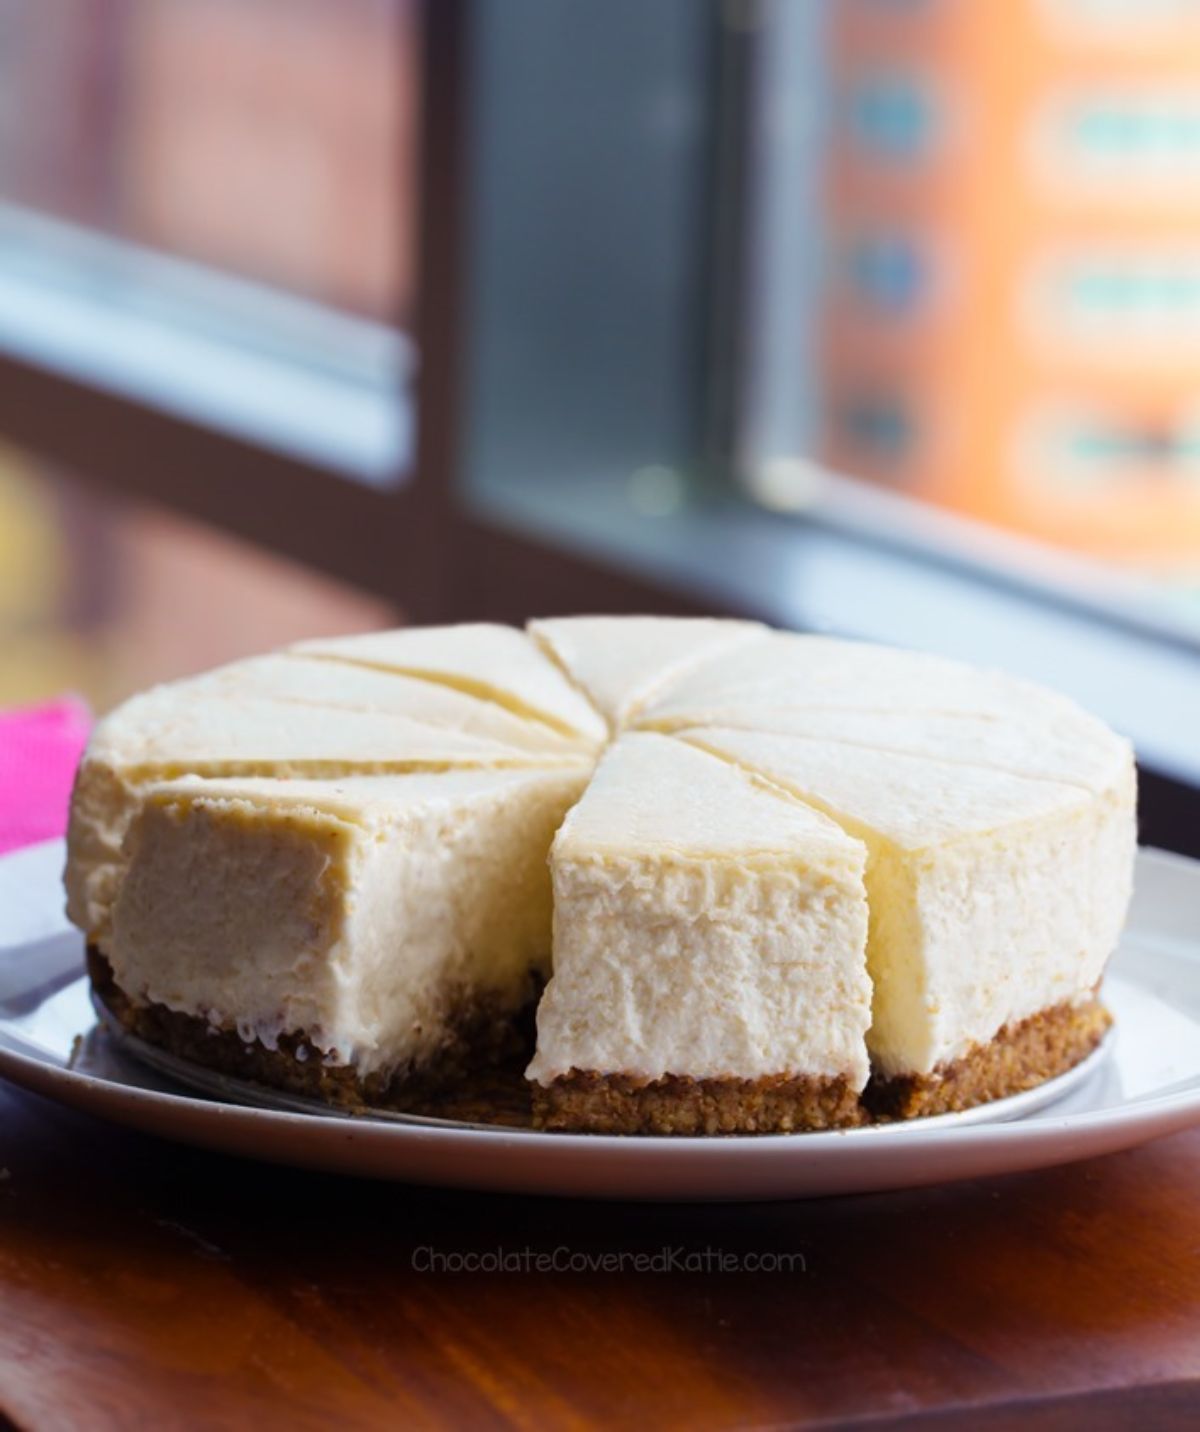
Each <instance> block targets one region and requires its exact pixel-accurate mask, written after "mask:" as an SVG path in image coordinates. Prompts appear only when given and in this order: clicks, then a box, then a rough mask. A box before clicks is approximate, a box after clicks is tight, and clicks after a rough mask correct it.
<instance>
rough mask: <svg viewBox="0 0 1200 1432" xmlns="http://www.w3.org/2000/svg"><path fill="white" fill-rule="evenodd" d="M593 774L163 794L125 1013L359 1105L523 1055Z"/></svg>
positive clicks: (119, 967) (132, 851) (124, 902)
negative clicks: (557, 895) (561, 844)
mask: <svg viewBox="0 0 1200 1432" xmlns="http://www.w3.org/2000/svg"><path fill="white" fill-rule="evenodd" d="M584 779H585V776H584V773H582V772H581V771H580V770H578V769H574V770H570V769H569V770H565V771H482V770H477V771H446V772H440V773H430V774H412V775H388V776H362V777H358V778H350V779H346V780H341V781H335V780H305V779H283V780H281V779H272V778H244V779H240V780H238V779H230V780H204V779H202V778H198V777H187V778H184V779H182V780H175V781H165V782H162V783H159V784H155V785H152V786H151V787H150V788H149V789H148V790H147V791H146V793H145V795H144V798H143V800H142V803H141V806H140V809H139V811H138V814H137V816H136V817H135V819H134V821H133V823H132V825H131V827H130V830H129V834H128V838H127V841H126V869H125V874H124V878H123V880H122V882H121V887H120V891H119V894H118V896H117V898H116V901H115V904H114V909H113V914H112V939H111V942H110V944H109V945H108V947H107V954H106V955H105V956H104V959H105V962H106V964H107V972H108V974H109V976H110V978H111V983H112V985H113V986H114V987H115V988H117V989H119V990H120V991H121V993H122V996H123V1009H124V1012H125V1015H126V1017H127V1018H128V1019H129V1020H130V1021H131V1025H132V1027H133V1028H134V1030H135V1031H137V1030H140V1029H145V1028H147V1027H149V1028H152V1029H153V1030H155V1031H157V1032H158V1034H159V1036H160V1038H161V1037H165V1038H166V1039H167V1040H169V1041H170V1042H171V1043H172V1044H173V1046H174V1047H175V1048H176V1049H177V1050H179V1051H180V1052H184V1053H190V1052H193V1051H195V1050H197V1049H198V1050H200V1051H201V1052H202V1054H203V1053H204V1052H207V1053H208V1054H209V1055H210V1062H220V1064H221V1065H222V1067H224V1068H225V1069H226V1070H228V1071H229V1072H233V1073H241V1074H245V1075H248V1076H250V1077H259V1078H264V1077H265V1078H266V1079H268V1080H269V1081H270V1082H271V1083H274V1084H277V1085H281V1086H283V1087H287V1088H292V1089H296V1090H300V1091H306V1092H312V1093H317V1094H324V1095H325V1096H326V1097H331V1098H334V1099H336V1100H337V1101H338V1102H346V1103H350V1104H361V1103H366V1102H371V1101H380V1100H388V1099H391V1100H392V1101H393V1102H394V1097H393V1096H394V1095H396V1094H397V1093H401V1092H402V1091H403V1088H404V1087H407V1086H408V1085H409V1084H411V1082H412V1081H413V1080H414V1079H420V1078H421V1077H423V1076H429V1075H433V1074H436V1076H437V1077H438V1078H439V1079H440V1080H444V1079H445V1078H446V1077H447V1075H448V1074H449V1073H450V1072H452V1071H461V1070H462V1069H463V1068H464V1063H465V1061H466V1060H467V1058H468V1056H469V1057H470V1058H483V1057H487V1056H488V1055H491V1054H494V1053H496V1052H498V1051H502V1050H503V1049H504V1048H506V1047H507V1046H508V1045H509V1044H510V1043H511V1039H512V1037H513V1031H514V1029H515V1027H516V1024H515V1022H516V1020H517V1017H518V1016H519V1015H520V1013H521V1011H522V1010H523V1009H524V1008H525V1007H526V1006H527V1005H528V1004H529V1003H530V1002H531V1000H532V999H533V998H534V997H535V996H536V994H537V993H538V992H539V991H540V988H541V985H542V984H543V983H544V982H545V979H546V977H547V975H548V973H549V964H550V938H551V904H550V879H549V873H548V870H547V865H546V857H547V852H548V850H549V848H550V843H551V841H552V840H553V838H554V834H555V831H556V830H557V829H558V827H559V826H560V824H561V822H562V820H563V817H564V816H565V814H566V812H567V810H568V809H569V808H570V806H571V805H572V804H573V803H574V802H575V801H576V800H577V798H578V797H579V795H580V793H581V791H582V788H583V783H584ZM138 1011H146V1013H145V1014H143V1015H139V1014H138V1013H137V1012H138Z"/></svg>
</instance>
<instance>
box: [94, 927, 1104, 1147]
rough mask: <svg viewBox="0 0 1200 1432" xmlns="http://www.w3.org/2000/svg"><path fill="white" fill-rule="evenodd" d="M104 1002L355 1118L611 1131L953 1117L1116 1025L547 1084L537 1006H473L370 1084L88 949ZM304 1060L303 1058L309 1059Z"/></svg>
mask: <svg viewBox="0 0 1200 1432" xmlns="http://www.w3.org/2000/svg"><path fill="white" fill-rule="evenodd" d="M87 962H88V973H89V975H90V977H91V981H92V986H93V988H94V989H95V991H96V994H97V996H98V997H99V998H100V999H101V1000H102V1001H103V1003H104V1004H105V1005H106V1006H107V1008H108V1009H109V1010H110V1011H111V1012H112V1014H113V1015H114V1016H115V1017H116V1018H117V1019H118V1020H119V1022H120V1023H121V1024H122V1026H123V1027H124V1028H125V1029H127V1030H129V1032H130V1033H131V1034H134V1035H136V1036H137V1037H138V1038H139V1039H144V1040H145V1041H146V1042H147V1043H148V1044H155V1045H157V1046H159V1047H160V1048H163V1049H167V1050H169V1051H170V1052H171V1053H173V1054H176V1055H178V1056H179V1057H180V1058H181V1059H187V1060H190V1061H191V1062H193V1063H196V1064H202V1065H204V1066H205V1067H207V1068H210V1069H217V1070H219V1071H221V1072H222V1073H225V1074H230V1075H232V1076H234V1077H235V1078H239V1079H247V1080H250V1081H252V1082H255V1083H259V1084H264V1085H267V1086H268V1087H270V1088H275V1089H286V1090H289V1091H290V1092H292V1093H297V1094H303V1095H307V1096H308V1097H310V1098H315V1099H320V1100H322V1101H323V1102H325V1103H327V1104H332V1105H334V1106H336V1107H338V1108H342V1109H348V1110H351V1111H355V1112H360V1113H367V1112H369V1111H370V1110H371V1109H372V1108H380V1107H382V1108H393V1109H400V1110H404V1111H406V1112H409V1113H417V1114H424V1115H427V1116H432V1117H435V1118H443V1119H452V1120H456V1121H460V1122H466V1123H482V1124H501V1125H505V1126H508V1127H514V1128H528V1127H530V1126H531V1125H532V1126H533V1127H535V1128H539V1129H547V1130H558V1131H572V1132H577V1133H603V1134H668V1135H669V1134H680V1135H687V1134H693V1135H695V1134H771V1133H799V1132H803V1131H815V1130H819V1129H840V1128H854V1127H857V1126H859V1125H862V1124H869V1123H884V1122H890V1121H893V1120H900V1119H915V1118H922V1117H927V1116H929V1115H933V1114H946V1113H955V1112H959V1111H961V1110H963V1109H969V1108H973V1107H974V1106H975V1105H976V1104H984V1103H987V1102H989V1101H990V1100H992V1099H1001V1098H1004V1097H1006V1096H1007V1095H1010V1094H1017V1093H1020V1092H1021V1091H1023V1090H1025V1089H1032V1088H1034V1087H1036V1086H1037V1085H1038V1084H1042V1083H1045V1081H1046V1080H1048V1079H1053V1078H1055V1077H1056V1076H1057V1075H1059V1074H1063V1073H1065V1072H1066V1071H1067V1070H1068V1069H1070V1068H1072V1067H1073V1066H1074V1065H1075V1064H1078V1063H1079V1062H1080V1061H1081V1060H1082V1059H1085V1058H1086V1057H1087V1056H1088V1055H1089V1054H1090V1053H1091V1052H1092V1050H1093V1049H1095V1048H1096V1046H1097V1045H1098V1044H1099V1042H1100V1040H1101V1039H1102V1038H1103V1036H1104V1033H1105V1031H1106V1030H1107V1029H1108V1027H1109V1025H1110V1024H1111V1023H1112V1017H1111V1015H1110V1014H1109V1013H1108V1011H1107V1010H1106V1009H1105V1008H1104V1006H1103V1005H1102V1004H1101V1003H1100V1001H1099V999H1098V998H1095V997H1093V998H1092V999H1091V1000H1088V1001H1087V1002H1085V1003H1084V1004H1060V1005H1056V1006H1054V1007H1053V1008H1051V1009H1047V1010H1043V1011H1041V1012H1040V1013H1038V1014H1035V1015H1032V1016H1030V1017H1029V1018H1028V1019H1024V1020H1021V1021H1020V1022H1019V1023H1016V1024H1011V1025H1007V1026H1005V1028H1004V1029H1002V1030H1001V1031H1000V1032H999V1033H998V1034H997V1035H996V1036H995V1038H994V1039H992V1040H990V1041H989V1042H988V1043H987V1044H984V1045H979V1046H977V1047H976V1048H975V1049H972V1050H971V1051H970V1052H969V1053H968V1054H966V1055H964V1056H963V1057H962V1058H961V1059H957V1060H955V1061H953V1062H952V1063H950V1064H947V1065H943V1066H939V1068H937V1069H935V1070H934V1071H933V1072H932V1073H930V1074H917V1075H901V1076H899V1077H897V1078H891V1079H885V1078H882V1077H880V1076H879V1075H875V1076H873V1077H872V1079H871V1081H870V1082H869V1084H868V1085H867V1088H866V1090H865V1091H864V1092H863V1093H862V1095H861V1096H860V1095H859V1094H857V1093H856V1092H855V1091H853V1090H852V1089H851V1088H850V1087H849V1086H848V1083H847V1081H846V1080H845V1079H844V1078H834V1079H822V1078H814V1077H811V1076H798V1077H789V1076H785V1075H777V1076H772V1077H768V1078H764V1079H691V1078H688V1077H687V1076H685V1075H666V1076H665V1077H663V1078H661V1079H655V1080H651V1081H646V1080H643V1079H639V1078H637V1077H636V1076H634V1075H629V1074H599V1073H595V1072H591V1071H585V1070H579V1069H573V1070H572V1071H571V1072H570V1073H569V1074H567V1075H564V1076H563V1077H562V1078H560V1079H556V1080H555V1081H554V1082H553V1083H552V1084H550V1085H548V1086H542V1085H538V1084H529V1083H528V1082H527V1081H526V1080H525V1078H524V1069H525V1066H526V1065H527V1064H528V1062H529V1059H530V1057H531V1055H532V1053H533V1044H534V1024H533V1010H534V1008H535V1006H536V992H535V997H534V998H533V999H532V1000H531V1002H530V1003H529V1004H528V1005H527V1006H526V1007H525V1009H523V1010H522V1011H520V1013H519V1014H517V1015H514V1014H513V1013H512V1012H511V1011H501V1010H499V1009H498V1008H495V1007H489V1006H488V1005H487V1004H486V1003H481V1002H478V1001H476V1002H475V1003H474V1004H473V1005H464V1008H463V1011H462V1014H461V1017H460V1018H459V1020H458V1021H457V1022H456V1024H455V1026H454V1028H453V1029H452V1030H451V1031H450V1033H449V1034H448V1037H447V1040H446V1042H445V1044H444V1045H443V1047H442V1048H441V1049H440V1050H439V1051H438V1055H437V1057H436V1060H435V1061H433V1062H431V1063H429V1064H427V1065H425V1066H424V1067H421V1068H419V1069H416V1068H410V1067H405V1068H402V1069H394V1070H390V1071H384V1072H381V1073H378V1074H372V1075H369V1076H367V1077H366V1078H363V1077H362V1076H360V1075H359V1074H358V1072H357V1070H355V1069H354V1068H352V1067H351V1066H349V1065H344V1064H326V1063H325V1062H324V1059H323V1056H322V1055H321V1052H320V1051H319V1050H317V1049H315V1048H314V1047H313V1046H312V1044H311V1043H310V1042H309V1041H308V1039H307V1037H306V1036H305V1035H304V1034H303V1033H302V1032H301V1033H296V1034H286V1035H281V1036H280V1039H279V1046H278V1048H277V1049H268V1048H266V1046H265V1045H263V1044H262V1043H260V1042H259V1041H257V1040H255V1041H253V1042H251V1043H247V1042H246V1041H244V1040H243V1039H242V1037H241V1036H240V1035H239V1034H238V1032H237V1030H236V1029H234V1028H232V1027H229V1028H220V1029H218V1028H215V1027H214V1026H212V1025H211V1024H209V1023H208V1022H207V1021H206V1020H204V1019H201V1018H199V1017H197V1016H195V1015H188V1014H180V1013H178V1012H177V1011H174V1010H169V1009H167V1008H166V1007H165V1006H163V1005H155V1004H149V1005H146V1004H138V1003H137V1002H136V1001H134V1000H132V999H130V997H129V996H128V995H126V994H125V992H124V991H123V990H122V989H121V988H120V987H119V986H118V985H117V983H116V982H115V980H114V978H113V973H112V969H111V967H110V966H109V963H108V961H107V960H106V959H105V958H104V956H103V955H102V954H101V953H100V952H99V951H98V950H97V949H95V948H94V947H93V946H89V947H88V951H87ZM301 1051H303V1052H301Z"/></svg>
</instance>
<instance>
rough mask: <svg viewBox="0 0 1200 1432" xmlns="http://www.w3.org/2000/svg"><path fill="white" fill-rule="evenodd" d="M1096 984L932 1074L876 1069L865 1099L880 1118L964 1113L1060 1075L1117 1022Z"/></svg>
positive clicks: (1018, 1022) (1016, 1023) (873, 1114)
mask: <svg viewBox="0 0 1200 1432" xmlns="http://www.w3.org/2000/svg"><path fill="white" fill-rule="evenodd" d="M1112 1022H1113V1019H1112V1015H1111V1014H1110V1013H1109V1012H1108V1010H1107V1009H1106V1008H1105V1006H1104V1005H1103V1004H1102V1003H1101V1001H1100V997H1099V993H1098V991H1096V990H1093V991H1092V995H1091V998H1090V999H1086V1000H1084V1001H1082V1002H1075V1001H1071V1000H1064V1001H1063V1002H1062V1003H1060V1004H1054V1005H1049V1006H1047V1007H1046V1008H1045V1009H1042V1010H1038V1011H1037V1013H1035V1014H1031V1015H1028V1016H1027V1017H1026V1018H1025V1019H1021V1020H1016V1021H1014V1022H1012V1023H1009V1024H1006V1025H1005V1026H1004V1027H1003V1028H1002V1029H1000V1030H999V1031H998V1032H997V1033H996V1034H995V1035H993V1036H992V1038H991V1039H989V1040H988V1041H987V1043H986V1044H977V1045H975V1046H974V1048H972V1049H970V1050H968V1052H967V1053H966V1054H964V1055H963V1056H962V1057H961V1058H959V1059H954V1060H951V1061H949V1062H948V1063H945V1064H940V1065H938V1066H937V1068H935V1069H933V1070H932V1071H931V1072H930V1073H928V1074H900V1075H896V1076H893V1077H891V1078H887V1077H882V1076H880V1075H875V1076H873V1077H872V1078H871V1080H870V1081H869V1082H868V1084H867V1087H866V1089H865V1091H864V1092H863V1103H864V1105H865V1107H866V1109H867V1111H868V1113H869V1114H870V1116H871V1117H872V1118H873V1119H874V1120H875V1121H876V1122H889V1121H893V1120H906V1119H919V1118H929V1117H932V1116H933V1115H936V1114H957V1113H962V1112H963V1111H964V1110H965V1109H973V1108H975V1107H976V1106H977V1105H979V1104H990V1103H993V1102H994V1101H995V1100H997V1099H1006V1098H1010V1097H1011V1096H1012V1095H1014V1094H1021V1093H1024V1092H1026V1091H1027V1090H1029V1089H1036V1088H1037V1087H1038V1086H1039V1085H1041V1084H1045V1083H1047V1082H1048V1081H1049V1080H1051V1079H1056V1078H1057V1077H1058V1076H1059V1075H1060V1074H1065V1073H1066V1072H1067V1070H1068V1069H1073V1068H1074V1067H1075V1065H1076V1064H1079V1063H1081V1062H1082V1061H1083V1060H1084V1059H1086V1058H1087V1056H1088V1055H1089V1054H1091V1053H1092V1051H1093V1050H1094V1049H1095V1048H1096V1047H1097V1046H1098V1045H1099V1043H1100V1041H1101V1040H1102V1039H1103V1038H1104V1035H1105V1033H1106V1032H1107V1031H1108V1029H1109V1028H1110V1026H1111V1025H1112Z"/></svg>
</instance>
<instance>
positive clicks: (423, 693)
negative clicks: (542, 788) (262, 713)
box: [175, 653, 594, 756]
mask: <svg viewBox="0 0 1200 1432" xmlns="http://www.w3.org/2000/svg"><path fill="white" fill-rule="evenodd" d="M185 689H186V690H189V691H194V692H198V693H205V694H215V695H219V696H225V697H237V696H256V697H266V698H268V699H271V700H275V701H291V702H297V703H300V704H302V705H307V706H320V707H325V708H328V709H334V710H337V709H342V710H347V711H368V712H371V711H373V712H377V713H380V714H385V715H392V716H402V717H404V718H406V719H407V720H410V721H420V722H421V723H422V724H423V725H426V726H436V727H438V728H440V729H441V730H445V731H454V732H461V733H463V734H465V735H468V736H476V737H482V738H483V739H484V740H487V741H499V742H500V743H501V744H502V745H505V746H513V747H516V748H517V749H518V750H523V751H533V752H538V753H542V754H549V755H551V756H561V755H564V754H566V753H569V752H572V751H576V752H584V751H589V750H591V749H592V748H593V744H594V743H593V742H591V741H589V740H585V739H583V738H582V737H573V738H569V737H566V736H561V735H559V734H558V732H556V731H552V730H551V729H550V727H549V726H547V725H546V724H545V722H543V721H535V720H529V719H527V718H525V717H523V716H517V715H514V714H513V712H511V711H509V710H507V709H506V708H505V707H504V706H501V705H499V704H498V703H497V702H495V701H489V700H481V699H480V698H479V697H476V696H469V695H467V693H466V692H464V691H459V690H457V689H456V688H455V687H453V686H447V685H443V684H442V683H441V682H435V681H424V680H421V679H420V678H418V677H414V676H404V675H402V674H401V673H400V672H397V671H384V670H379V669H376V668H374V667H369V666H358V665H355V664H354V663H351V662H344V661H326V660H322V659H321V658H320V657H317V656H303V655H301V654H299V653H281V654H279V655H271V656H255V657H251V658H249V659H248V660H246V661H238V662H234V663H233V664H232V665H229V666H222V667H218V668H217V670H215V671H212V672H208V673H206V674H205V675H203V676H197V677H193V678H191V679H190V680H189V681H187V682H185V683H178V684H177V685H176V687H175V690H176V691H180V690H185Z"/></svg>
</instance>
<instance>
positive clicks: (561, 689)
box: [292, 622, 608, 742]
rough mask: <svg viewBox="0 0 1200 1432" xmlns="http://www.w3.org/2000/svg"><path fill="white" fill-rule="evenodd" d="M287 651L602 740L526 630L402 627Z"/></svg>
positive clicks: (583, 702)
mask: <svg viewBox="0 0 1200 1432" xmlns="http://www.w3.org/2000/svg"><path fill="white" fill-rule="evenodd" d="M292 649H293V651H295V652H298V653H301V654H306V655H309V656H315V657H319V658H323V659H325V660H327V661H336V662H341V663H344V664H348V665H351V666H355V665H357V666H366V667H371V668H375V669H377V670H380V671H387V672H394V673H398V674H400V675H404V676H413V677H419V678H420V679H422V680H424V681H427V682H433V683H435V684H441V685H444V686H449V687H452V688H453V689H455V690H457V691H463V692H466V693H467V694H468V695H471V696H477V697H482V698H483V699H484V700H488V701H492V702H494V703H496V704H498V705H499V706H501V707H503V708H504V709H505V710H508V711H511V712H513V713H514V714H515V715H518V716H521V717H524V718H525V719H527V720H532V721H536V722H538V723H539V724H541V725H543V726H548V727H549V728H550V729H551V730H552V731H556V732H558V733H559V734H560V735H563V736H566V737H568V738H572V739H582V740H584V741H592V742H602V741H604V740H605V738H606V737H607V735H608V728H607V726H606V725H605V722H604V719H603V717H602V716H601V715H600V713H599V712H598V711H597V710H596V708H595V707H594V706H593V705H592V704H591V702H590V701H588V699H587V698H586V697H585V696H584V695H583V694H582V692H580V691H579V690H577V689H576V687H574V686H573V685H572V684H571V682H570V681H568V680H567V678H566V676H565V675H564V674H563V673H562V672H561V671H560V670H559V669H558V667H557V666H556V665H555V664H554V663H553V662H552V661H548V660H547V659H546V657H545V656H544V655H543V654H542V652H541V651H540V650H539V648H538V645H537V643H536V642H535V641H534V640H533V638H532V637H531V636H529V635H528V634H527V633H525V632H521V631H517V630H516V629H515V628H513V627H506V626H499V625H496V624H494V623H490V622H477V623H466V624H464V625H461V626H450V627H405V628H402V629H401V630H399V631H389V632H366V633H364V634H362V635H360V636H350V637H337V638H326V639H322V640H319V641H306V642H300V643H297V645H296V646H295V647H294V648H292Z"/></svg>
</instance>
